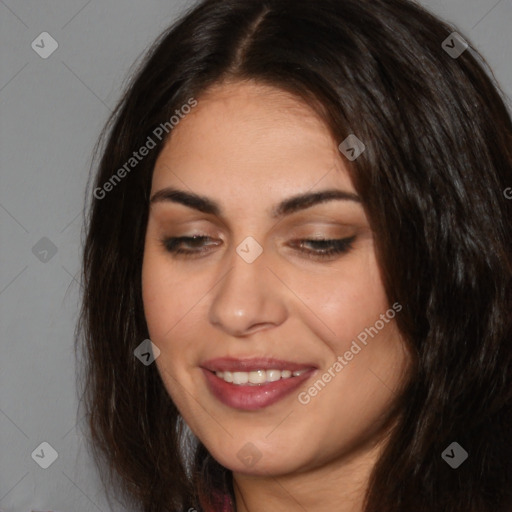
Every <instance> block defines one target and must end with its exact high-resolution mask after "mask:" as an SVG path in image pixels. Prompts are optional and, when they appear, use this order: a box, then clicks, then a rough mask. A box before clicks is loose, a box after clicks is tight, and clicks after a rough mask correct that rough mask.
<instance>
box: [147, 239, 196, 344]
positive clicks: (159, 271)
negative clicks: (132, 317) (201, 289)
mask: <svg viewBox="0 0 512 512" xmlns="http://www.w3.org/2000/svg"><path fill="white" fill-rule="evenodd" d="M196 288H197V287H196V286H195V285H194V281H190V280H188V279H185V277H184V276H183V275H179V274H177V273H176V272H173V269H172V266H171V265H170V262H169V260H168V259H167V258H166V257H165V255H162V254H160V252H159V250H158V249H157V248H153V247H148V248H147V249H146V250H145V252H144V260H143V264H142V300H143V304H144V314H145V317H146V322H147V326H148V330H149V333H150V337H151V339H152V340H155V341H156V340H159V341H161V342H162V341H164V340H165V339H166V338H167V337H168V336H170V334H171V332H174V330H175V326H176V325H177V324H178V323H180V320H182V319H183V318H184V317H185V316H186V314H187V311H188V310H190V308H191V307H192V305H193V304H194V303H195V302H197V300H196V301H195V302H194V297H195V295H197V293H198V290H197V289H196Z"/></svg>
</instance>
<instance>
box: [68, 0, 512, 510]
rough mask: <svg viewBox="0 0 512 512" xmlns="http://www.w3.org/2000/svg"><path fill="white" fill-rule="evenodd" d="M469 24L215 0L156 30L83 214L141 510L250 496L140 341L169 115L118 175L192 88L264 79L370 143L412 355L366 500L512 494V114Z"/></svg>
mask: <svg viewBox="0 0 512 512" xmlns="http://www.w3.org/2000/svg"><path fill="white" fill-rule="evenodd" d="M453 31H454V27H452V26H449V25H448V24H446V23H445V22H442V21H441V20H439V19H438V18H436V17H435V16H433V15H432V14H430V13H429V12H428V11H426V10H425V9H424V8H422V7H420V6H419V5H416V4H415V3H413V2H411V1H408V0H314V1H312V0H206V1H203V2H201V3H199V4H198V5H196V6H193V7H192V8H191V9H190V10H189V11H188V12H187V13H186V14H185V15H184V16H183V17H182V18H181V19H180V20H178V22H176V23H175V24H174V25H173V26H172V27H170V28H169V29H168V30H167V31H166V32H165V33H163V34H162V35H161V36H160V37H159V39H158V40H157V41H156V42H155V44H154V45H153V46H152V48H151V49H150V51H149V52H148V53H147V55H146V56H145V58H144V60H143V62H142V63H141V64H140V65H139V68H138V69H137V71H136V72H135V73H133V75H132V79H131V81H130V82H129V83H128V84H127V87H126V92H125V93H124V95H123V97H122V99H121V100H120V102H119V104H118V106H117V108H116V109H115V112H114V113H113V115H112V117H111V118H110V120H109V123H108V124H107V126H106V127H105V129H104V131H103V132H102V136H101V138H100V141H99V142H98V145H97V148H96V154H97V155H98V161H97V162H96V163H95V164H94V166H93V167H94V168H95V169H96V168H97V170H96V174H95V177H94V187H95V188H94V191H95V192H94V194H93V196H94V197H92V198H90V199H88V200H87V201H88V203H87V204H88V205H89V207H90V208H89V209H88V211H87V213H86V218H85V225H86V236H85V241H84V251H83V285H84V293H83V303H82V310H81V314H80V319H79V322H78V324H77V348H79V349H81V351H82V354H81V355H82V356H83V358H84V364H83V367H82V372H81V373H80V375H79V384H80V391H79V393H80V396H82V397H83V404H84V405H85V407H86V413H87V418H88V422H87V425H88V429H87V435H88V437H89V438H90V446H91V447H92V451H93V454H94V457H95V461H96V463H97V465H98V467H99V468H100V470H101V471H102V472H103V473H104V477H105V483H106V486H107V488H109V489H110V492H111V491H112V489H120V492H121V493H122V494H123V497H124V499H125V500H129V502H130V503H131V504H132V505H134V506H136V507H137V509H140V510H143V511H144V512H153V511H154V512H162V511H177V510H186V509H187V508H189V507H194V508H196V509H197V510H203V509H205V508H207V507H208V506H210V505H213V506H215V504H214V503H213V496H214V495H216V493H217V492H224V493H228V494H229V495H230V496H231V497H232V499H234V497H233V484H232V478H231V476H232V475H231V472H230V471H229V470H228V469H227V468H224V467H222V466H221V465H220V464H219V463H217V462H216V461H215V460H213V458H212V457H211V455H210V454H209V453H208V451H207V449H206V448H205V447H204V445H203V444H202V443H201V442H199V441H197V440H196V442H195V443H194V440H193V439H191V438H190V436H188V435H187V427H186V426H185V425H184V422H183V420H182V418H181V416H180V414H179V411H178V410H177V408H176V406H175V405H174V403H173V402H172V400H171V399H170V397H169V395H168V393H167V392H166V390H165V387H164V385H163V382H162V380H161V378H160V375H159V373H158V370H157V367H156V365H154V364H152V365H150V366H145V365H143V364H141V363H140V361H139V360H137V358H135V357H134V349H135V348H136V347H137V346H138V345H139V344H140V343H141V342H142V340H144V339H146V338H148V337H149V335H148V329H147V325H146V321H145V318H144V312H143V303H142V294H141V266H142V256H143V250H144V238H145V230H146V224H147V220H148V207H149V204H148V200H149V191H150V187H151V179H152V172H153V168H154V164H155V161H156V158H157V156H158V154H159V152H160V150H161V149H162V146H163V144H164V143H165V142H166V140H167V139H168V137H170V136H171V135H172V131H170V130H167V131H168V132H169V134H167V133H166V137H162V140H158V141H157V144H156V147H155V148H154V149H152V150H151V151H150V152H149V154H148V155H147V156H146V157H145V158H143V159H141V160H140V161H139V162H138V163H137V165H136V167H135V168H134V169H133V170H131V172H129V173H126V176H124V175H123V178H122V179H116V180H115V181H112V180H114V179H115V176H114V175H116V173H117V178H119V173H118V170H119V169H120V168H122V167H123V165H125V164H126V162H127V161H129V159H130V158H131V157H132V155H133V152H134V151H135V150H137V149H138V148H140V147H141V146H143V145H144V144H145V143H146V141H147V140H148V139H147V138H148V137H149V136H151V134H154V133H155V129H157V128H158V127H159V126H161V125H162V123H165V122H167V121H168V120H169V119H170V118H171V116H172V115H174V113H175V112H176V110H178V109H180V107H181V106H182V105H184V104H186V103H187V101H189V100H190V98H197V100H198V101H199V103H200V101H201V94H202V93H203V92H204V91H206V90H207V89H208V87H209V86H211V85H213V84H219V83H222V82H223V81H226V80H235V81H245V80H251V81H255V82H257V83H261V84H265V85H271V86H274V87H276V88H279V89H281V90H284V91H287V92H289V93H292V94H294V95H295V96H296V97H297V98H299V99H301V100H303V101H305V102H307V103H308V104H309V105H311V106H312V107H313V108H314V109H315V110H316V111H317V112H318V114H319V115H320V116H321V117H322V119H323V120H324V121H325V123H326V126H328V127H329V129H330V131H331V132H332V134H333V135H334V136H335V137H336V140H338V141H340V142H341V141H343V140H344V139H345V138H346V137H347V136H348V135H349V134H356V135H357V137H358V138H359V139H361V140H362V141H363V142H364V143H365V145H366V151H365V152H364V153H363V154H362V155H361V156H360V157H359V158H358V159H357V160H355V161H353V162H352V163H350V164H349V165H350V175H351V178H352V181H353V183H354V187H355V189H356V191H357V193H358V194H359V195H360V197H361V198H362V201H363V206H364V208H365V212H366V214H367V215H368V218H369V220H370V224H371V226H372V229H373V231H374V233H375V247H376V251H377V257H378V262H379V265H380V268H381V271H382V275H383V279H384V286H385V290H386V293H387V296H388V298H389V301H390V302H391V303H393V302H395V301H398V302H400V304H402V305H403V306H404V308H403V311H402V313H401V314H400V315H399V316H397V318H396V321H397V323H398V327H399V329H400V331H401V334H402V335H403V338H404V340H405V341H406V343H407V344H408V346H409V347H410V351H411V354H412V356H413V362H414V371H413V372H412V376H411V377H410V380H409V381H408V382H407V383H406V385H405V386H404V391H403V393H402V394H401V395H400V396H397V397H396V403H397V404H398V407H397V413H396V420H397V423H396V427H395V428H394V430H393V432H392V434H391V437H390V440H389V443H388V445H387V447H386V449H385V451H384V452H383V454H382V456H381V458H380V459H379V460H378V462H377V464H376V466H375V467H374V470H373V473H372V475H371V478H370V482H369V486H368V490H367V495H366V503H365V508H364V512H412V511H414V512H445V511H446V512H510V511H511V510H512V407H511V406H512V315H511V311H512V224H511V220H512V201H511V200H507V199H506V197H505V196H506V194H504V190H505V189H507V187H510V186H511V185H512V122H511V118H510V113H509V112H508V111H507V107H506V105H505V101H504V95H503V93H502V92H501V91H500V89H499V87H498V85H497V84H496V81H495V80H494V79H493V77H492V73H491V71H490V70H489V68H488V66H487V65H486V63H485V60H484V59H483V58H482V57H481V56H480V55H479V54H478V53H477V52H476V51H475V50H474V49H473V48H472V47H471V45H470V47H469V48H468V49H467V50H466V51H464V52H463V53H462V54H461V55H460V56H459V57H458V58H454V57H453V56H450V55H449V54H448V53H447V51H445V49H444V48H443V47H442V43H443V41H445V40H446V39H447V38H448V37H449V35H450V34H451V33H452V32H453ZM459 32H460V31H459ZM466 40H467V41H468V43H469V40H468V39H467V38H466ZM452 45H453V43H452ZM153 138H154V137H153ZM125 169H126V167H125ZM109 180H110V181H109ZM107 182H110V183H111V184H112V186H110V187H109V190H108V194H104V192H101V194H100V193H99V192H98V191H99V190H100V189H101V190H103V191H105V190H106V187H105V183H107ZM89 192H90V190H89V191H88V192H87V194H88V197H89ZM100 196H101V197H100ZM454 441H456V442H457V443H459V444H460V445H461V446H462V447H463V448H464V449H465V450H466V451H467V452H468V454H469V458H468V459H467V460H466V461H465V462H464V463H463V464H462V465H461V466H460V467H459V468H457V469H452V468H451V467H450V466H449V465H448V464H447V463H446V462H445V461H444V460H443V458H442V456H441V455H442V453H443V451H444V450H445V449H446V448H447V447H448V446H449V445H450V444H451V443H452V442H454ZM101 468H103V469H101Z"/></svg>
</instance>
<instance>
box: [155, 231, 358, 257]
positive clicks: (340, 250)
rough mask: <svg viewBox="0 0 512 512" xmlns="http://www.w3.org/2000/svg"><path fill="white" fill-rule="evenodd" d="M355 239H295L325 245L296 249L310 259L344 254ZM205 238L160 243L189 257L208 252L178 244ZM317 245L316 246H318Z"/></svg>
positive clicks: (174, 251) (302, 242) (208, 238)
mask: <svg viewBox="0 0 512 512" xmlns="http://www.w3.org/2000/svg"><path fill="white" fill-rule="evenodd" d="M355 239H356V237H355V235H354V236H351V237H349V238H340V239H302V240H297V241H298V242H300V243H301V244H304V243H306V244H311V245H315V244H318V245H319V246H320V247H325V246H327V249H323V250H321V251H315V250H305V249H302V248H300V249H298V251H299V252H300V253H302V254H304V255H305V256H306V257H307V258H311V259H322V258H329V257H331V256H334V255H337V254H345V253H347V252H349V251H350V250H351V249H352V244H353V242H354V240H355ZM205 240H211V238H210V237H209V236H201V235H197V236H181V237H176V238H164V239H162V240H161V243H162V245H163V246H164V248H165V250H166V251H167V252H170V253H172V254H174V255H179V254H181V255H185V256H190V257H198V256H200V255H201V254H204V253H206V252H208V250H207V249H206V250H204V249H203V250H199V251H194V250H189V249H182V248H180V247H179V245H180V244H181V243H183V242H186V243H190V241H192V242H198V241H199V242H200V241H205ZM318 245H317V246H318Z"/></svg>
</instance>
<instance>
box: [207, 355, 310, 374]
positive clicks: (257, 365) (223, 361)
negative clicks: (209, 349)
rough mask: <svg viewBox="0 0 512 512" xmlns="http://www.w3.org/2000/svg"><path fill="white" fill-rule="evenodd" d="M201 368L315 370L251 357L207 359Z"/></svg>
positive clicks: (233, 370)
mask: <svg viewBox="0 0 512 512" xmlns="http://www.w3.org/2000/svg"><path fill="white" fill-rule="evenodd" d="M201 367H202V368H205V369H206V370H210V371H211V372H226V371H228V372H236V371H238V372H252V371H256V370H290V371H292V372H293V371H298V370H303V369H306V368H307V369H312V368H316V367H315V366H314V365H313V364H310V363H294V362H292V361H284V360H282V359H274V358H271V357H252V358H243V359H236V358H233V357H219V358H216V359H209V360H208V361H205V362H204V363H202V364H201Z"/></svg>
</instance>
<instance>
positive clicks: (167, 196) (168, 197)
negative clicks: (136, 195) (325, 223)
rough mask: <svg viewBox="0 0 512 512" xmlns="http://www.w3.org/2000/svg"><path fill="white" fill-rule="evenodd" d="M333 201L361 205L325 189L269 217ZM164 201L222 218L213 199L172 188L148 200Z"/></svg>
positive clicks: (351, 196) (353, 198) (285, 204)
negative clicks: (351, 202)
mask: <svg viewBox="0 0 512 512" xmlns="http://www.w3.org/2000/svg"><path fill="white" fill-rule="evenodd" d="M333 200H343V201H354V202H356V203H361V198H360V197H359V196H358V195H356V194H354V193H352V192H347V191H345V190H339V189H327V190H321V191H319V192H306V193H304V194H298V195H295V196H292V197H290V198H288V199H285V200H284V201H281V202H280V203H279V204H277V205H276V206H275V207H274V208H273V209H272V211H271V217H272V218H274V219H277V218H280V217H284V216H286V215H291V214H292V213H295V212H298V211H300V210H305V209H306V208H311V207H312V206H315V205H317V204H321V203H326V202H328V201H333ZM165 201H170V202H173V203H178V204H182V205H184V206H187V207H189V208H193V209H194V210H199V211H200V212H203V213H207V214H211V215H215V216H217V217H222V213H223V212H222V208H221V207H220V205H219V204H218V203H217V202H216V201H214V200H213V199H210V198H208V197H205V196H200V195H198V194H194V193H191V192H186V191H184V190H179V189H176V188H173V187H166V188H163V189H161V190H159V191H158V192H155V193H154V194H153V196H152V197H151V200H150V202H151V203H159V202H165Z"/></svg>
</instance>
